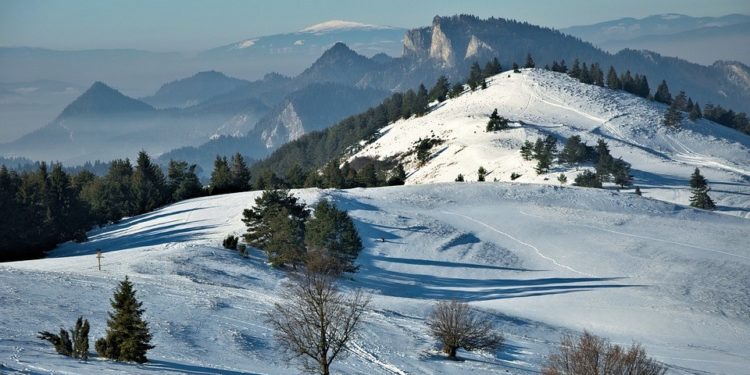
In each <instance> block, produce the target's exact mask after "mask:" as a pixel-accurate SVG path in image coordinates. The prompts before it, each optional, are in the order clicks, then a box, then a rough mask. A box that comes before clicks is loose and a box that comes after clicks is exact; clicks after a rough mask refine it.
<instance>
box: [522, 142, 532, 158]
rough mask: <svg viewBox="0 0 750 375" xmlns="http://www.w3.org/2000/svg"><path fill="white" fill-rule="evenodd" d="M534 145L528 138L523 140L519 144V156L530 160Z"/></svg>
mask: <svg viewBox="0 0 750 375" xmlns="http://www.w3.org/2000/svg"><path fill="white" fill-rule="evenodd" d="M533 150H534V145H533V144H531V141H529V140H528V139H527V140H525V141H524V142H523V145H522V146H521V157H523V160H531V159H533V158H534V151H533Z"/></svg>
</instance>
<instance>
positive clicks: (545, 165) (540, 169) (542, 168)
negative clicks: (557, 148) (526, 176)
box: [534, 152, 552, 174]
mask: <svg viewBox="0 0 750 375" xmlns="http://www.w3.org/2000/svg"><path fill="white" fill-rule="evenodd" d="M536 160H537V163H536V167H534V170H535V171H536V174H543V173H547V172H549V168H550V166H551V165H552V157H551V156H550V154H548V153H546V152H542V153H541V154H540V155H537V157H536Z"/></svg>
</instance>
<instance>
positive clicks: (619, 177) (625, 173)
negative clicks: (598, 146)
mask: <svg viewBox="0 0 750 375" xmlns="http://www.w3.org/2000/svg"><path fill="white" fill-rule="evenodd" d="M612 175H613V176H614V182H615V184H617V185H620V188H624V187H625V186H630V185H631V184H632V183H633V176H631V175H630V164H628V163H626V162H624V161H623V160H622V158H618V159H617V160H615V161H614V163H613V165H612Z"/></svg>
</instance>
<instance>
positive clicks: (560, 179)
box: [557, 173, 568, 185]
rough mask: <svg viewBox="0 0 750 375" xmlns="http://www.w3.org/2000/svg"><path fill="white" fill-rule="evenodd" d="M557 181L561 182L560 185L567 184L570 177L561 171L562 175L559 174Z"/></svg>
mask: <svg viewBox="0 0 750 375" xmlns="http://www.w3.org/2000/svg"><path fill="white" fill-rule="evenodd" d="M557 182H559V183H560V185H565V183H567V182H568V177H567V176H565V175H564V174H563V173H560V175H558V176H557Z"/></svg>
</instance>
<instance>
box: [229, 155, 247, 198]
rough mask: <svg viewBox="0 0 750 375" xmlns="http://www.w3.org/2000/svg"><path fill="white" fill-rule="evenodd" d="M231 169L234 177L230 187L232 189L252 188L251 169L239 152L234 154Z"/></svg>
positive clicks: (244, 189) (245, 189) (243, 189)
mask: <svg viewBox="0 0 750 375" xmlns="http://www.w3.org/2000/svg"><path fill="white" fill-rule="evenodd" d="M229 171H230V174H231V178H232V182H231V187H230V189H231V190H232V191H247V190H250V169H248V167H247V164H246V163H245V158H243V157H242V154H240V153H239V152H238V153H236V154H234V155H233V156H232V166H231V167H230V169H229Z"/></svg>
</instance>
